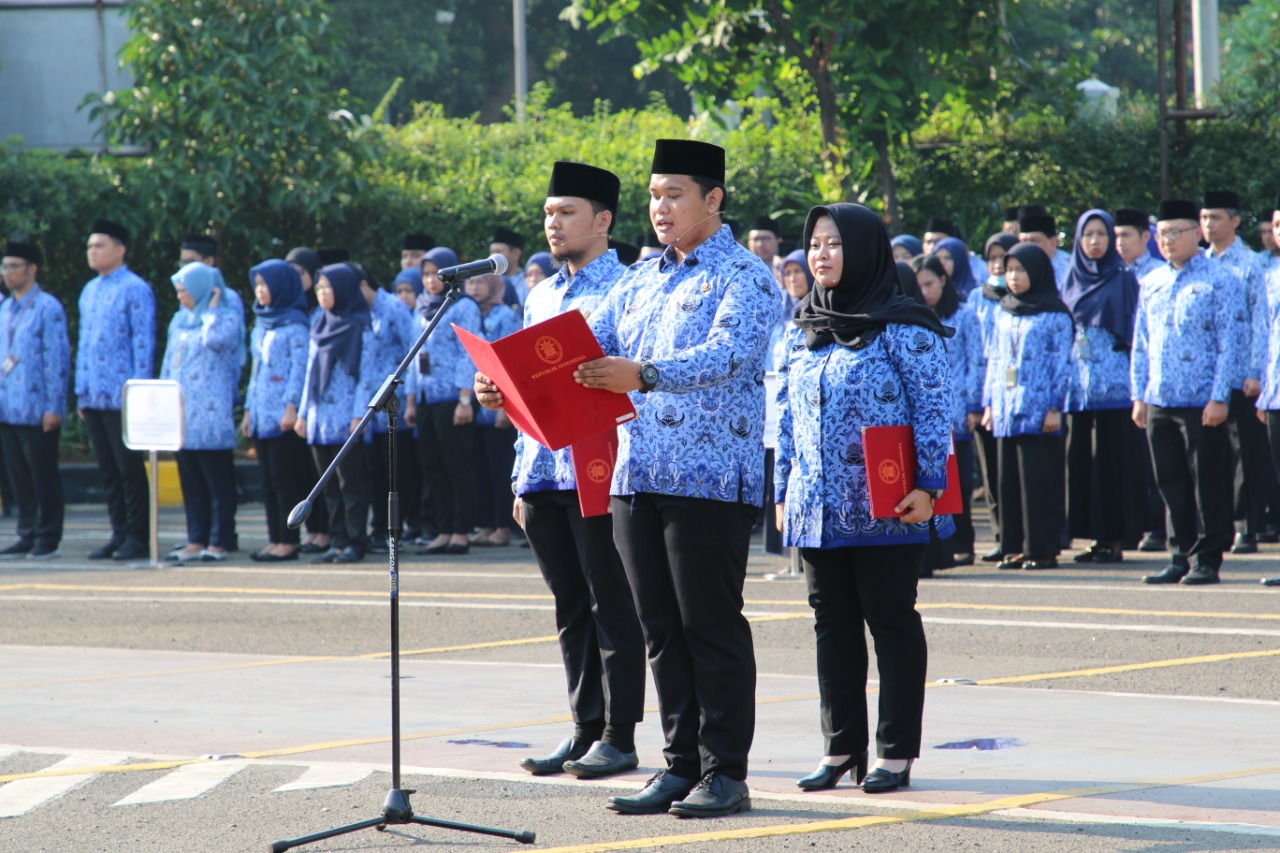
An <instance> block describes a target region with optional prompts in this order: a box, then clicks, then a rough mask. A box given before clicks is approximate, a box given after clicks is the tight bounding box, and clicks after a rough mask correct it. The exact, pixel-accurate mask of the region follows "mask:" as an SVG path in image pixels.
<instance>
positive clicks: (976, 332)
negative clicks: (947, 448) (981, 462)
mask: <svg viewBox="0 0 1280 853" xmlns="http://www.w3.org/2000/svg"><path fill="white" fill-rule="evenodd" d="M942 322H943V324H945V325H947V326H950V327H951V328H953V329H955V330H956V333H955V336H954V337H951V338H947V339H945V340H944V341H943V344H944V346H945V347H946V350H947V364H948V365H949V367H950V372H951V386H952V388H953V389H954V391H955V393H954V394H952V395H951V397H952V411H951V430H952V432H953V433H954V434H955V438H956V441H972V440H973V433H972V432H970V431H969V419H968V417H967V415H968V414H969V413H970V412H981V411H982V383H983V380H984V379H985V378H986V375H987V356H986V353H985V352H984V351H983V348H982V324H981V322H980V321H979V320H978V315H977V314H975V313H974V311H973V309H972V308H970V307H969V306H968V305H967V304H965V303H963V302H962V303H960V305H959V307H958V308H956V310H955V312H954V313H953V314H952V315H951V316H950V317H943V318H942Z"/></svg>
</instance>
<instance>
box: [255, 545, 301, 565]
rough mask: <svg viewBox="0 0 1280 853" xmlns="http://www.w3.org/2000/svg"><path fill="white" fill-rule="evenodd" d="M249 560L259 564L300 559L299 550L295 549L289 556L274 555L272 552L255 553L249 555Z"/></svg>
mask: <svg viewBox="0 0 1280 853" xmlns="http://www.w3.org/2000/svg"><path fill="white" fill-rule="evenodd" d="M249 559H251V560H253V561H255V562H258V563H284V562H287V561H289V560H296V559H298V549H297V548H294V549H293V550H292V551H290V552H289V553H288V554H273V553H272V552H270V551H254V552H253V553H252V554H250V555H249Z"/></svg>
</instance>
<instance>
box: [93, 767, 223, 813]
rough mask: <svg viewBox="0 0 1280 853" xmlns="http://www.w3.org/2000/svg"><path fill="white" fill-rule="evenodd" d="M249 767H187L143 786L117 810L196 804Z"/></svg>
mask: <svg viewBox="0 0 1280 853" xmlns="http://www.w3.org/2000/svg"><path fill="white" fill-rule="evenodd" d="M248 766H249V762H248V761H211V762H208V763H205V764H187V765H185V766H183V767H179V768H177V769H175V770H171V771H169V772H168V773H166V774H164V775H163V776H161V777H160V778H159V779H157V780H155V781H154V782H149V783H147V784H146V785H143V786H142V787H141V788H139V789H138V790H136V791H134V792H133V793H132V794H130V795H129V796H127V797H125V798H124V799H123V800H120V801H119V802H116V803H114V804H113V805H117V806H133V805H138V804H139V803H165V802H169V801H172V800H193V799H195V798H196V797H198V796H200V795H201V794H205V793H207V792H209V791H211V790H213V789H214V788H216V787H218V786H219V785H221V784H222V783H223V782H225V781H227V780H228V779H230V778H231V777H232V776H234V775H236V774H237V773H239V772H240V771H241V770H243V769H245V768H246V767H248Z"/></svg>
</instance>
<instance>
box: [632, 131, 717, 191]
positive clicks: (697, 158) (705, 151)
mask: <svg viewBox="0 0 1280 853" xmlns="http://www.w3.org/2000/svg"><path fill="white" fill-rule="evenodd" d="M649 173H650V174H651V175H689V176H690V177H693V178H702V179H704V180H708V181H715V182H716V183H719V184H723V183H724V149H723V148H721V147H720V146H719V145H712V144H711V143H709V142H698V141H697V140H694V139H659V140H658V141H657V142H655V143H654V145H653V165H652V166H651V167H650V169H649Z"/></svg>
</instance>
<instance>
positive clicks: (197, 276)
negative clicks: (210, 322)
mask: <svg viewBox="0 0 1280 853" xmlns="http://www.w3.org/2000/svg"><path fill="white" fill-rule="evenodd" d="M169 280H170V281H172V282H173V286H174V289H177V287H178V285H182V289H183V290H185V291H186V292H187V293H189V294H191V298H192V299H194V300H195V302H196V304H195V307H193V308H179V309H178V325H179V326H181V327H182V328H184V329H193V328H195V327H197V326H199V325H200V322H201V320H200V318H201V317H203V316H204V313H205V312H206V311H208V310H209V301H210V300H211V299H213V292H214V291H215V290H219V289H222V288H225V287H226V286H227V285H226V282H224V281H223V280H222V273H220V272H218V270H217V268H215V267H211V266H209V265H208V264H204V263H201V262H200V261H192V262H191V263H189V264H187V265H186V266H185V267H183V268H182V269H180V270H178V271H177V272H176V273H174V274H173V275H172V276H171V277H170V279H169Z"/></svg>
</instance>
